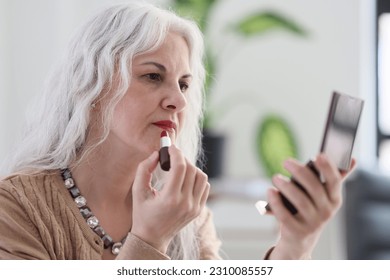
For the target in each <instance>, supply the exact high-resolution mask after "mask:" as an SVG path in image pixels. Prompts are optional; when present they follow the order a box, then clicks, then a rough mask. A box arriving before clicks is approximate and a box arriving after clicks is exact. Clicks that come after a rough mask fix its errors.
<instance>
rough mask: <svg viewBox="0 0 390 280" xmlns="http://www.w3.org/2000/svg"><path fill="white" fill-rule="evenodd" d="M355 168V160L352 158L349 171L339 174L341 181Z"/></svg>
mask: <svg viewBox="0 0 390 280" xmlns="http://www.w3.org/2000/svg"><path fill="white" fill-rule="evenodd" d="M356 166H357V163H356V159H355V158H352V159H351V165H350V167H349V170H347V171H341V172H340V173H341V177H342V178H343V180H344V179H345V178H346V177H348V176H349V175H350V174H352V173H353V172H354V171H355V169H356Z"/></svg>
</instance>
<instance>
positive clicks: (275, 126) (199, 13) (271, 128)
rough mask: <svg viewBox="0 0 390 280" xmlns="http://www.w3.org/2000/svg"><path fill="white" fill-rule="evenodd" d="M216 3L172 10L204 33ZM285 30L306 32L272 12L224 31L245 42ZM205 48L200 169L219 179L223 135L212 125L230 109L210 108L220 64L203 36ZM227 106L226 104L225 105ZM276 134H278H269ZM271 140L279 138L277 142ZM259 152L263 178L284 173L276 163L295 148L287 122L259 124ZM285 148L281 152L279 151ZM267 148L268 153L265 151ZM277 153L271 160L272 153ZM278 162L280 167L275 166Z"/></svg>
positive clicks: (179, 0)
mask: <svg viewBox="0 0 390 280" xmlns="http://www.w3.org/2000/svg"><path fill="white" fill-rule="evenodd" d="M218 2H219V1H218V0H174V1H173V7H174V9H175V10H176V11H177V12H178V13H179V14H181V15H184V16H190V17H191V18H192V19H194V20H196V21H197V22H198V25H199V27H200V29H201V30H202V32H203V33H204V34H207V33H206V30H207V28H208V25H207V23H208V22H209V17H210V14H211V11H212V9H213V8H214V7H215V6H216V4H217V3H218ZM278 29H281V30H284V31H287V32H289V33H292V34H295V35H297V36H304V35H305V34H306V32H305V31H304V29H303V28H301V27H300V26H299V25H297V24H296V23H295V22H294V21H292V20H290V19H288V17H286V16H284V15H281V14H279V13H277V12H275V11H269V10H258V11H253V12H252V13H251V14H250V15H247V16H245V17H244V18H242V19H240V20H239V21H238V22H236V23H235V24H234V25H232V26H229V27H228V28H227V29H226V30H227V31H228V32H234V33H235V34H238V35H240V36H242V37H243V38H244V40H245V39H247V38H251V37H254V36H261V35H262V34H265V33H267V32H270V31H272V30H278ZM205 45H206V58H205V59H206V61H205V66H206V71H207V77H206V83H205V91H206V108H205V115H204V120H203V149H204V156H205V158H204V159H203V161H202V160H200V161H199V162H205V164H204V165H203V166H202V165H201V167H202V168H203V170H204V171H205V172H206V173H207V174H208V176H209V177H210V178H218V177H220V176H221V175H222V172H223V161H224V147H225V136H224V135H222V134H220V133H216V130H215V122H216V119H217V118H218V117H221V115H222V114H223V113H224V112H226V111H227V110H228V109H229V108H228V107H229V106H226V105H227V104H221V106H220V107H218V106H217V107H216V106H215V105H214V104H213V105H211V102H210V97H211V90H212V85H213V81H214V80H215V77H216V76H217V75H218V70H219V64H218V63H217V55H216V54H215V52H213V49H212V47H213V46H212V45H211V44H210V43H209V42H208V39H207V37H205ZM227 103H229V102H227ZM276 131H279V133H272V132H276ZM274 137H278V139H277V140H275V139H274ZM255 144H256V146H257V151H258V158H259V160H260V162H261V164H262V165H263V168H264V169H265V171H266V175H268V176H272V174H274V173H276V172H284V170H283V169H282V168H281V164H280V162H279V161H282V160H284V159H285V158H286V157H288V156H292V157H296V156H297V146H296V141H295V140H294V135H293V133H292V131H291V129H289V127H288V124H287V122H286V121H284V120H283V118H282V117H280V116H278V115H275V114H271V115H270V116H266V117H265V118H264V119H262V120H260V121H259V125H258V128H257V138H256V141H255ZM278 145H280V147H284V148H283V149H278V147H279V146H278ZM268 149H269V150H268ZM275 151H279V152H278V153H277V154H275V157H272V153H275ZM278 162H279V164H278Z"/></svg>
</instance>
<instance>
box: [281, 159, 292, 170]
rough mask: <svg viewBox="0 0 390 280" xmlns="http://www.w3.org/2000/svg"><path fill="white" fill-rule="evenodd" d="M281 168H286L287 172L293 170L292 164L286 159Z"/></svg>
mask: <svg viewBox="0 0 390 280" xmlns="http://www.w3.org/2000/svg"><path fill="white" fill-rule="evenodd" d="M283 167H284V168H286V169H287V170H288V171H292V170H294V168H295V165H294V162H293V161H292V160H291V159H286V160H285V161H284V162H283Z"/></svg>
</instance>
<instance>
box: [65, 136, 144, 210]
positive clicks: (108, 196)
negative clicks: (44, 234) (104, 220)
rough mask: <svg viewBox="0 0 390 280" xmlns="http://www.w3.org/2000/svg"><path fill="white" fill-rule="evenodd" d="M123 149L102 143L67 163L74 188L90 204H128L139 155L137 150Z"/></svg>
mask: <svg viewBox="0 0 390 280" xmlns="http://www.w3.org/2000/svg"><path fill="white" fill-rule="evenodd" d="M107 148H109V152H107ZM125 150H127V149H120V148H116V149H114V148H112V147H107V144H106V143H102V144H101V145H100V146H98V147H97V148H95V149H94V150H93V151H92V152H90V153H89V154H88V155H87V156H86V157H84V158H83V159H82V160H81V161H80V163H79V164H78V165H76V166H74V167H71V171H72V174H73V177H74V179H75V181H76V184H77V186H78V188H79V189H80V191H81V193H82V194H83V196H85V197H86V198H87V200H88V204H89V205H91V206H92V207H93V206H95V207H98V208H100V209H102V210H103V209H110V208H111V209H112V206H113V205H116V206H120V205H127V206H129V205H130V204H131V187H132V184H133V182H134V178H135V173H136V170H137V166H138V164H139V162H140V161H142V160H143V157H142V156H141V155H140V153H139V152H138V151H128V152H127V153H124V152H123V151H125Z"/></svg>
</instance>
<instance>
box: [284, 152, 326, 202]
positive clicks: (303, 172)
mask: <svg viewBox="0 0 390 280" xmlns="http://www.w3.org/2000/svg"><path fill="white" fill-rule="evenodd" d="M284 167H285V168H286V169H287V170H288V171H289V172H290V173H291V174H292V175H293V177H294V180H296V181H297V182H298V183H299V184H300V185H302V187H303V188H304V189H305V191H306V192H307V195H308V196H309V198H310V200H311V201H312V202H313V204H314V206H315V207H316V208H317V209H321V208H322V207H324V206H325V205H326V204H327V203H328V194H327V193H326V190H325V188H324V186H323V185H322V183H321V181H320V178H318V176H317V175H315V174H314V172H313V171H312V170H310V168H309V167H308V166H306V165H302V164H301V163H299V162H298V161H296V160H294V159H288V160H286V161H285V162H284Z"/></svg>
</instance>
